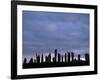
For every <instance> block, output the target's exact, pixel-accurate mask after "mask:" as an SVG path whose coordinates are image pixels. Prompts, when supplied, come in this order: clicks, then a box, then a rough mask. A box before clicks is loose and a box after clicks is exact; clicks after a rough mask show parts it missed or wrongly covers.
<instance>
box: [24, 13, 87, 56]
mask: <svg viewBox="0 0 100 80" xmlns="http://www.w3.org/2000/svg"><path fill="white" fill-rule="evenodd" d="M54 49H58V51H59V52H60V53H64V52H67V51H75V52H76V53H79V54H82V53H83V52H85V51H88V50H89V14H82V13H81V14H80V13H61V12H34V11H23V56H25V57H29V56H33V55H35V54H36V53H37V54H41V53H44V54H47V53H53V52H54Z"/></svg>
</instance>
